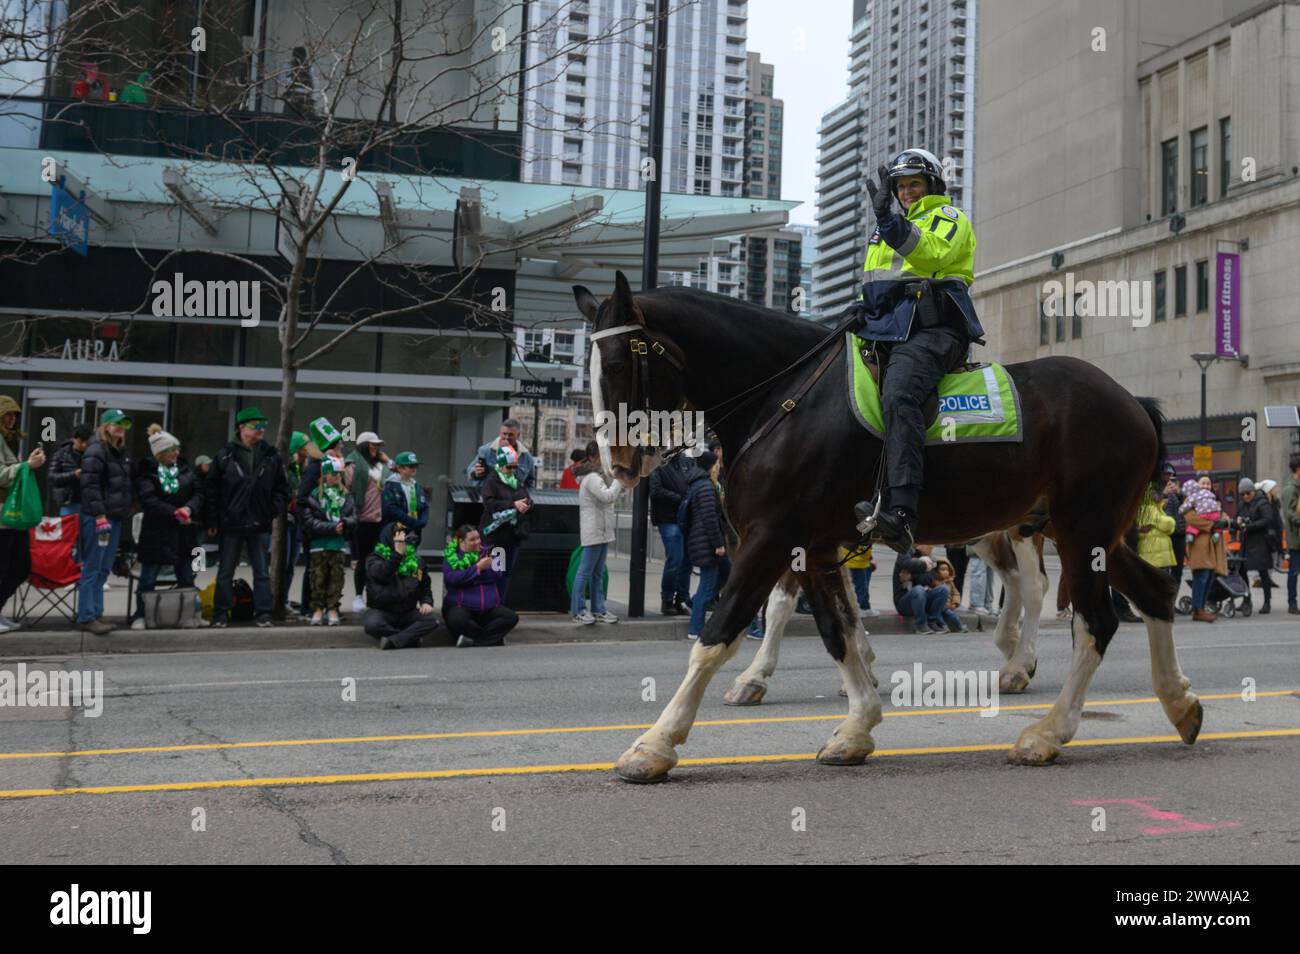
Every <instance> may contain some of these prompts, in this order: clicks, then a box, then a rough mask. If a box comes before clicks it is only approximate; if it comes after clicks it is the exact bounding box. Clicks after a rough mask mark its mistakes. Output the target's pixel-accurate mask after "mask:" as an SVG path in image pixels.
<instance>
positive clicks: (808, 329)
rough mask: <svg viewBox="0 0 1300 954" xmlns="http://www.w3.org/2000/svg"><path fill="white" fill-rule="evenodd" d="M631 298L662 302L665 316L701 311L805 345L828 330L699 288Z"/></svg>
mask: <svg viewBox="0 0 1300 954" xmlns="http://www.w3.org/2000/svg"><path fill="white" fill-rule="evenodd" d="M635 297H636V299H637V300H638V301H649V302H656V303H657V302H663V303H664V304H665V305H667V306H669V309H666V310H665V312H664V313H665V314H671V313H672V312H675V311H679V310H703V311H706V312H707V313H708V315H709V317H710V318H712V319H714V320H716V319H718V318H721V319H723V320H728V321H731V320H734V321H739V322H743V323H745V325H746V326H747V327H749V328H750V329H751V330H754V331H760V332H765V333H767V334H769V335H772V336H777V335H783V336H789V335H798V336H799V337H800V339H801V340H803V339H806V341H807V344H808V345H811V344H812V343H813V342H815V341H816V340H817V339H818V338H820V337H824V336H825V335H826V334H827V332H829V331H830V329H829V328H825V327H822V326H821V325H819V324H816V323H815V322H812V321H809V320H807V319H803V318H796V317H794V316H793V315H790V314H787V313H785V312H781V311H777V310H776V309H774V308H767V307H765V306H763V305H756V304H754V303H753V302H748V301H743V300H742V299H739V298H732V297H731V296H730V295H719V294H718V293H717V292H711V291H705V290H704V289H702V288H689V287H686V286H682V285H669V286H665V287H662V288H656V289H653V290H652V291H646V292H637V293H636V296H635ZM697 317H698V316H697ZM791 357H794V356H793V355H791Z"/></svg>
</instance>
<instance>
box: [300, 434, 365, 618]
mask: <svg viewBox="0 0 1300 954" xmlns="http://www.w3.org/2000/svg"><path fill="white" fill-rule="evenodd" d="M301 517H302V522H303V526H305V527H307V528H308V529H309V531H310V533H311V555H312V557H311V575H312V581H311V598H312V605H311V608H312V610H313V612H312V615H311V625H313V626H319V625H320V624H321V618H322V616H323V614H325V613H328V614H329V618H328V620H327V621H328V623H329V625H331V626H337V625H338V624H339V604H340V602H341V601H342V599H343V575H344V571H345V570H346V568H347V565H348V539H349V538H350V537H351V536H352V533H353V531H354V530H355V529H356V525H357V517H356V508H355V507H354V506H353V503H352V497H351V496H350V495H349V494H348V492H347V489H346V488H345V487H344V486H343V465H342V463H341V462H339V461H338V460H336V459H335V458H333V457H326V458H325V459H324V460H322V461H321V480H320V485H319V486H318V487H317V488H316V492H315V493H313V494H312V495H311V496H309V497H308V498H307V506H306V508H305V509H304V510H303V511H302V513H301ZM305 609H306V607H304V610H305Z"/></svg>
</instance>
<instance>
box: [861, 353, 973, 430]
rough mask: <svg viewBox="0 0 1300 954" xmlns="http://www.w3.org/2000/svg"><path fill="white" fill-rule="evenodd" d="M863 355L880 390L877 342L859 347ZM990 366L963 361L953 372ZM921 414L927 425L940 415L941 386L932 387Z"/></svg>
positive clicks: (868, 372)
mask: <svg viewBox="0 0 1300 954" xmlns="http://www.w3.org/2000/svg"><path fill="white" fill-rule="evenodd" d="M858 352H859V354H861V356H862V366H863V367H864V368H865V369H866V372H867V374H869V375H871V380H873V381H875V382H876V390H877V391H879V390H880V359H879V357H878V356H877V354H876V348H875V342H874V341H869V342H867V344H866V345H864V346H863V347H861V348H859V349H858ZM987 367H989V364H988V362H986V361H963V362H962V363H961V365H960V367H958V368H957V369H956V370H955V371H953V372H952V373H953V374H966V373H967V372H970V371H979V370H981V369H983V368H987ZM921 416H922V418H923V419H924V420H925V422H926V425H927V426H929V425H932V424H933V423H934V422H935V421H936V420H937V419H938V417H939V386H938V385H935V386H934V387H933V388H931V389H930V394H929V396H928V397H926V399H925V402H924V403H923V404H922V405H921Z"/></svg>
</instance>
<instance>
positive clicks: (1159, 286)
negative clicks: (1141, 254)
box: [1156, 268, 1165, 321]
mask: <svg viewBox="0 0 1300 954" xmlns="http://www.w3.org/2000/svg"><path fill="white" fill-rule="evenodd" d="M1164 320H1165V270H1164V269H1163V268H1162V269H1160V271H1158V272H1156V321H1164Z"/></svg>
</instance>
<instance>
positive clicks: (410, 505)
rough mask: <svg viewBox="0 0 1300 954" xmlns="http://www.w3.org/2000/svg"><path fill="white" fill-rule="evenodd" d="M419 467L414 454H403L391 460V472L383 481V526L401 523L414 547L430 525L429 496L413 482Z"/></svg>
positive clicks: (411, 452) (417, 482) (409, 452)
mask: <svg viewBox="0 0 1300 954" xmlns="http://www.w3.org/2000/svg"><path fill="white" fill-rule="evenodd" d="M419 466H420V460H419V458H417V457H416V456H415V452H414V451H402V452H401V453H400V454H398V455H397V456H396V457H394V458H393V472H392V473H391V474H389V475H388V479H387V480H385V481H384V493H383V516H384V519H383V525H384V526H385V527H387V526H388V525H389V524H390V523H399V524H401V525H402V526H403V527H404V528H405V529H406V540H407V542H408V543H409V544H410V545H411V546H415V547H418V546H419V545H420V537H421V535H422V534H423V532H424V528H425V526H426V525H427V524H428V522H429V495H428V493H427V492H426V491H425V489H424V488H423V487H422V486H420V483H419V481H417V480H416V479H415V473H416V468H418V467H419Z"/></svg>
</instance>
